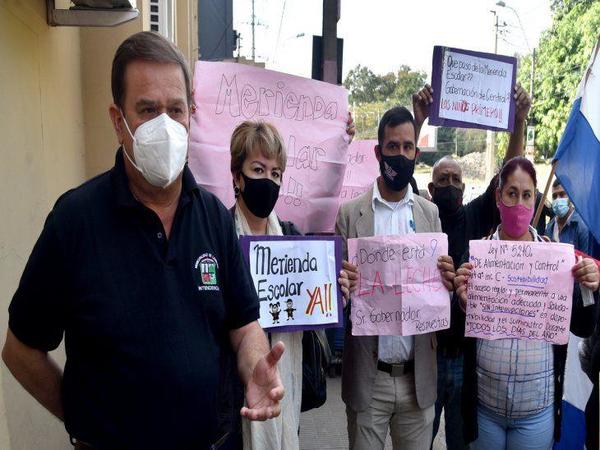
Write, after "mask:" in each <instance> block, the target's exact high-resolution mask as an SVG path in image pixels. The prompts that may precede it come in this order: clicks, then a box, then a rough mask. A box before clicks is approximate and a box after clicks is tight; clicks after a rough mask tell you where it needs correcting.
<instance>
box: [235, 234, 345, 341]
mask: <svg viewBox="0 0 600 450" xmlns="http://www.w3.org/2000/svg"><path fill="white" fill-rule="evenodd" d="M240 246H241V248H242V253H243V254H244V257H245V258H246V262H247V263H248V265H249V267H250V274H251V275H252V280H253V281H254V288H255V289H256V293H257V294H258V299H259V302H260V318H259V319H258V322H259V323H260V325H261V327H262V328H264V329H266V330H269V331H278V332H282V331H300V330H315V329H319V328H332V327H340V326H342V323H343V322H342V313H343V303H342V292H341V290H340V289H339V286H338V283H337V279H338V274H339V273H340V270H341V269H342V238H341V237H339V236H242V237H240Z"/></svg>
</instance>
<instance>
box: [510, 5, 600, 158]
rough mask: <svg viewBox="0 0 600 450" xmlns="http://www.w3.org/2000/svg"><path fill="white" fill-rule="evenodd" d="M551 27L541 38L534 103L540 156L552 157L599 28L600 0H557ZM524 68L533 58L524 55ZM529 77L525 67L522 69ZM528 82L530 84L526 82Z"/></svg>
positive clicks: (537, 147) (531, 114)
mask: <svg viewBox="0 0 600 450" xmlns="http://www.w3.org/2000/svg"><path fill="white" fill-rule="evenodd" d="M552 7H553V12H554V18H553V23H552V27H551V29H550V30H548V31H546V32H544V34H543V35H542V38H541V40H540V45H539V49H538V52H537V53H536V63H535V72H536V74H535V80H534V81H535V84H534V103H533V107H532V112H531V113H530V116H531V117H532V119H533V122H534V123H535V125H536V151H537V156H547V157H551V156H553V155H554V153H555V151H556V147H557V145H558V142H559V140H560V138H561V136H562V133H563V130H564V127H565V124H566V121H567V119H568V117H569V113H570V110H571V106H572V103H573V100H574V98H575V94H576V93H577V86H578V85H579V82H580V81H581V78H582V76H583V72H584V70H585V68H586V65H587V63H588V61H589V58H590V55H591V52H592V49H593V48H594V45H595V44H596V42H597V40H598V33H599V32H600V0H554V1H553V4H552ZM522 63H523V69H525V67H526V66H527V67H531V66H530V64H531V58H530V57H527V58H523V59H522ZM520 72H521V73H520V75H522V76H524V77H526V76H527V75H526V74H527V72H528V71H526V70H520ZM525 85H526V86H528V84H525Z"/></svg>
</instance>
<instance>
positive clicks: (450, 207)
mask: <svg viewBox="0 0 600 450" xmlns="http://www.w3.org/2000/svg"><path fill="white" fill-rule="evenodd" d="M462 198H463V192H462V191H461V190H460V189H459V188H457V187H456V186H452V185H449V186H444V187H436V188H434V191H433V198H432V200H433V203H435V204H436V205H437V207H438V208H439V210H440V214H441V215H444V216H448V215H451V214H454V213H455V212H456V211H458V208H460V206H461V205H462Z"/></svg>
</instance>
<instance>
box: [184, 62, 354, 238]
mask: <svg viewBox="0 0 600 450" xmlns="http://www.w3.org/2000/svg"><path fill="white" fill-rule="evenodd" d="M194 90H195V94H194V99H195V103H196V106H197V111H196V113H195V114H193V115H192V123H191V131H190V152H189V166H190V169H191V170H192V172H193V173H194V176H195V178H196V181H197V182H198V184H200V185H201V186H202V187H204V188H206V189H208V190H209V191H210V192H212V193H213V194H215V195H216V196H217V197H219V199H220V200H221V201H222V202H223V203H224V204H225V206H227V207H230V206H232V205H233V203H234V196H233V184H232V176H231V171H230V161H231V158H230V148H229V146H230V141H231V134H232V132H233V130H234V129H235V127H236V126H237V125H239V124H240V123H241V122H243V121H244V120H262V121H265V122H269V123H271V124H273V125H275V126H276V127H277V129H278V130H279V132H280V133H281V136H282V138H283V141H284V144H285V147H286V150H287V157H288V160H287V166H286V169H285V172H284V174H283V181H282V185H281V190H280V193H279V200H278V202H277V205H276V206H275V211H276V212H277V214H278V215H279V217H281V218H282V219H283V220H290V221H292V222H294V224H295V225H296V226H297V227H298V228H299V229H300V230H301V231H302V232H304V233H306V232H331V231H333V229H334V224H335V217H336V214H337V210H338V207H339V194H340V191H341V189H342V182H343V180H344V171H345V169H346V160H347V155H346V153H347V149H348V140H349V138H348V135H347V134H346V121H347V120H348V100H347V92H346V90H345V89H344V88H342V87H339V86H335V85H332V84H327V83H323V82H321V81H315V80H309V79H306V78H301V77H296V76H292V75H286V74H283V73H279V72H273V71H270V70H265V69H261V68H258V67H253V66H247V65H243V64H235V63H222V62H205V61H199V62H197V63H196V71H195V75H194Z"/></svg>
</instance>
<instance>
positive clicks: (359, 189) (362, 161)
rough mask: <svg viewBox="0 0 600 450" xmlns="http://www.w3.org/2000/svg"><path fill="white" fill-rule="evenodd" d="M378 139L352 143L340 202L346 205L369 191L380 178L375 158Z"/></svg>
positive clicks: (349, 148)
mask: <svg viewBox="0 0 600 450" xmlns="http://www.w3.org/2000/svg"><path fill="white" fill-rule="evenodd" d="M376 145H377V140H376V139H368V140H364V141H358V140H355V141H352V142H351V143H350V146H349V147H348V165H347V166H346V174H345V175H344V185H343V187H342V192H341V193H340V200H341V201H342V203H345V202H347V201H349V200H352V199H354V198H356V197H358V196H359V195H361V194H362V193H363V192H365V191H367V190H368V189H369V188H370V187H371V186H373V183H374V182H375V179H376V178H377V177H378V176H379V162H378V161H377V158H376V157H375V146H376Z"/></svg>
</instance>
